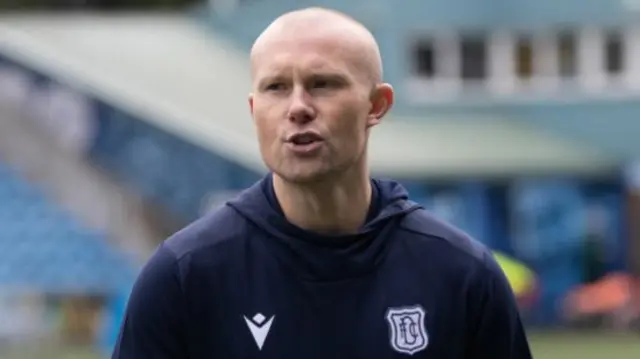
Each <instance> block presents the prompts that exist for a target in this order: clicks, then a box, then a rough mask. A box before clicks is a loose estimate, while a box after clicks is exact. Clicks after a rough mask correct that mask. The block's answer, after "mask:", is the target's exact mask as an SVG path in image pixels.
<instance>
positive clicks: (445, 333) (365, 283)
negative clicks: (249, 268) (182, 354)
mask: <svg viewBox="0 0 640 359" xmlns="http://www.w3.org/2000/svg"><path fill="white" fill-rule="evenodd" d="M265 275H266V274H265ZM412 283H413V281H390V280H388V279H387V278H385V277H384V276H378V277H372V278H367V279H363V280H352V281H348V282H343V283H333V284H318V283H303V282H298V281H293V280H291V279H290V278H285V277H275V278H274V277H271V278H261V276H257V277H254V278H245V280H244V281H235V282H226V283H223V284H222V286H219V285H218V286H215V287H217V290H216V289H214V288H215V287H212V290H211V292H210V295H209V296H205V297H208V298H207V299H205V300H198V301H196V302H194V303H193V304H192V306H191V310H190V316H191V318H190V322H191V323H192V324H193V325H191V326H190V328H189V338H190V343H189V345H190V347H191V351H192V353H194V358H193V359H200V358H203V359H204V358H207V359H209V358H229V359H232V358H278V359H281V358H309V359H313V358H322V359H326V358H349V359H356V358H363V359H364V358H367V359H372V358H381V359H383V358H405V357H409V356H411V357H413V358H438V359H447V358H452V359H453V358H462V354H463V351H464V342H465V337H464V333H465V323H464V308H460V310H454V311H452V308H454V307H455V306H456V305H457V303H456V301H457V299H455V298H452V297H451V295H450V293H446V292H445V291H446V289H444V287H442V288H439V287H438V286H435V287H434V288H425V287H419V286H416V285H415V284H412ZM460 303H462V302H460Z"/></svg>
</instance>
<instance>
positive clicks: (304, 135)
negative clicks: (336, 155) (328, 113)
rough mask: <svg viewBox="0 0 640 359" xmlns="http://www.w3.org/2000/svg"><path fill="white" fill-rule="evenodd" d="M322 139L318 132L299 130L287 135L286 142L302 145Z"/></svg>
mask: <svg viewBox="0 0 640 359" xmlns="http://www.w3.org/2000/svg"><path fill="white" fill-rule="evenodd" d="M321 141H323V139H322V136H320V135H319V134H317V133H315V132H301V133H297V134H295V135H292V136H291V137H289V139H288V142H290V143H292V144H294V145H297V146H304V145H309V144H312V143H314V142H321Z"/></svg>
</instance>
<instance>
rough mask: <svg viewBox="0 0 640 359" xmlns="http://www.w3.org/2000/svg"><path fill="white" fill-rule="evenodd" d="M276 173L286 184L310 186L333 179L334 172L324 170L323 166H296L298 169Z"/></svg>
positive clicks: (281, 170)
mask: <svg viewBox="0 0 640 359" xmlns="http://www.w3.org/2000/svg"><path fill="white" fill-rule="evenodd" d="M274 173H275V174H276V175H277V176H278V177H280V178H282V179H283V180H284V181H285V182H289V183H292V184H297V185H310V184H314V183H318V182H323V181H326V180H327V179H328V178H330V177H331V173H332V171H330V170H327V169H326V168H322V167H321V166H308V165H307V166H296V168H287V169H280V170H278V171H274Z"/></svg>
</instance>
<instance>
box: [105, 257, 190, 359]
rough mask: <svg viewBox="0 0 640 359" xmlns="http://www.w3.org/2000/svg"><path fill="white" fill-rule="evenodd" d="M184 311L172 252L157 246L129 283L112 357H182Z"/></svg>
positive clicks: (171, 358) (116, 358)
mask: <svg viewBox="0 0 640 359" xmlns="http://www.w3.org/2000/svg"><path fill="white" fill-rule="evenodd" d="M185 327H186V326H185V313H184V302H183V295H182V290H181V284H180V275H179V270H178V264H177V260H176V257H175V255H174V254H173V252H171V251H170V250H169V249H167V248H166V247H165V246H164V244H163V245H160V247H158V249H157V250H156V252H155V253H154V254H153V256H152V257H151V259H150V260H149V261H148V262H147V264H146V265H145V266H144V268H143V269H142V271H141V273H140V275H139V276H138V278H137V280H136V283H135V284H134V286H133V290H132V293H131V296H130V297H129V301H128V303H127V309H126V311H125V315H124V318H123V321H122V327H121V329H120V333H119V335H118V340H117V342H116V345H115V348H114V351H113V355H112V357H111V358H112V359H148V358H153V359H186V358H188V354H187V348H186V340H185V329H186V328H185Z"/></svg>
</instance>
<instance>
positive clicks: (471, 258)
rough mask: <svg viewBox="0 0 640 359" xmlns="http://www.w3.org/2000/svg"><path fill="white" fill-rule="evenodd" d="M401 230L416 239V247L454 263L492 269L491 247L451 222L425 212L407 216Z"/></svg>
mask: <svg viewBox="0 0 640 359" xmlns="http://www.w3.org/2000/svg"><path fill="white" fill-rule="evenodd" d="M400 227H401V228H402V229H403V230H405V231H408V232H410V233H412V234H414V236H412V238H413V240H412V241H411V245H412V247H414V248H416V249H418V250H419V251H425V252H427V253H429V255H437V256H441V257H443V258H446V259H447V260H448V261H450V262H457V263H460V262H464V263H465V264H466V265H467V266H468V265H470V266H474V267H483V268H485V269H491V268H492V267H493V266H492V263H491V262H492V261H493V256H492V254H491V251H490V249H489V248H487V247H486V246H485V245H484V244H482V243H481V242H479V241H478V240H476V239H475V238H473V237H471V236H470V235H469V234H467V233H466V232H464V231H463V230H461V229H460V228H458V227H456V226H454V225H452V224H450V223H447V222H445V221H443V220H441V219H439V218H437V217H436V216H434V215H433V214H431V213H430V212H429V211H427V210H425V209H419V210H416V211H413V212H411V214H409V215H407V216H406V217H405V218H404V220H403V221H402V223H401V224H400Z"/></svg>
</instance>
